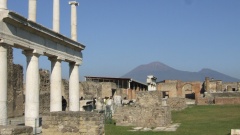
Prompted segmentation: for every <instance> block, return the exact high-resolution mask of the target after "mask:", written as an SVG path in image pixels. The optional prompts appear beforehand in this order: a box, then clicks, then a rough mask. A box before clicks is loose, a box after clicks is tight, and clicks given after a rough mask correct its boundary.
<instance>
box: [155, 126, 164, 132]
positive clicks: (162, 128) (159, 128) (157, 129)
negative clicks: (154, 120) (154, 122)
mask: <svg viewBox="0 0 240 135" xmlns="http://www.w3.org/2000/svg"><path fill="white" fill-rule="evenodd" d="M165 129H166V127H156V128H155V129H153V131H164V130H165Z"/></svg>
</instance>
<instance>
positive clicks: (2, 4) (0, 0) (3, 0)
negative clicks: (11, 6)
mask: <svg viewBox="0 0 240 135" xmlns="http://www.w3.org/2000/svg"><path fill="white" fill-rule="evenodd" d="M2 10H7V0H0V11H2Z"/></svg>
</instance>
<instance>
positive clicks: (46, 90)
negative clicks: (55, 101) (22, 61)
mask: <svg viewBox="0 0 240 135" xmlns="http://www.w3.org/2000/svg"><path fill="white" fill-rule="evenodd" d="M39 74H40V86H39V88H40V90H39V92H40V96H39V113H40V114H42V113H47V112H50V72H49V71H48V70H43V69H40V70H39Z"/></svg>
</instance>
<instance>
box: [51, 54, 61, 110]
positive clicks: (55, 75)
mask: <svg viewBox="0 0 240 135" xmlns="http://www.w3.org/2000/svg"><path fill="white" fill-rule="evenodd" d="M49 60H50V61H51V85H50V112H56V111H62V89H61V86H62V84H61V82H62V69H61V59H58V58H57V57H52V58H49Z"/></svg>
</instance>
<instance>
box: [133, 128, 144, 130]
mask: <svg viewBox="0 0 240 135" xmlns="http://www.w3.org/2000/svg"><path fill="white" fill-rule="evenodd" d="M142 128H143V127H135V128H133V129H134V130H140V129H142Z"/></svg>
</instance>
